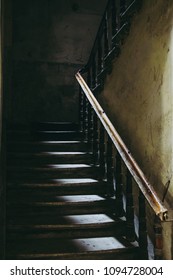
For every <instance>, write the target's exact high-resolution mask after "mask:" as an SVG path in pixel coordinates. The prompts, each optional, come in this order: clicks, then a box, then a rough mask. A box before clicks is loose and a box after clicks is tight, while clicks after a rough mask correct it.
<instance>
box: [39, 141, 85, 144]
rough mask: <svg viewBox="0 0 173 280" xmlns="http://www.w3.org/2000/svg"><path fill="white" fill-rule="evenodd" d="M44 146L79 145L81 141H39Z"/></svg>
mask: <svg viewBox="0 0 173 280" xmlns="http://www.w3.org/2000/svg"><path fill="white" fill-rule="evenodd" d="M38 142H39V143H42V144H79V143H81V141H38Z"/></svg>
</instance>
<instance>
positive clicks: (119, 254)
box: [8, 247, 139, 260]
mask: <svg viewBox="0 0 173 280" xmlns="http://www.w3.org/2000/svg"><path fill="white" fill-rule="evenodd" d="M138 256H139V248H138V247H129V248H115V249H110V250H98V251H86V252H77V253H54V254H51V253H50V254H49V253H45V254H44V253H41V254H39V253H36V254H16V255H15V254H14V255H13V254H9V255H8V259H18V260H19V259H23V260H80V259H84V260H104V259H112V260H123V259H124V260H128V259H131V260H138Z"/></svg>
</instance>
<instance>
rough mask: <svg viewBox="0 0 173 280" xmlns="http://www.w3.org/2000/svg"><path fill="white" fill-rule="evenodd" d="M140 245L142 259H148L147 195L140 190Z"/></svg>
mask: <svg viewBox="0 0 173 280" xmlns="http://www.w3.org/2000/svg"><path fill="white" fill-rule="evenodd" d="M139 247H140V257H141V259H148V241H147V222H146V206H145V197H144V195H143V193H142V192H141V191H139Z"/></svg>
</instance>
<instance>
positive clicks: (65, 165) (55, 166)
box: [48, 164, 90, 168]
mask: <svg viewBox="0 0 173 280" xmlns="http://www.w3.org/2000/svg"><path fill="white" fill-rule="evenodd" d="M48 166H49V167H51V168H83V167H88V168H89V167H90V165H88V164H49V165H48Z"/></svg>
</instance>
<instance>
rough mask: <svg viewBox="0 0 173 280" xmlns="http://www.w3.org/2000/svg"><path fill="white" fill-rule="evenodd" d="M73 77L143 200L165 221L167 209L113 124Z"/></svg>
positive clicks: (85, 87) (80, 82) (82, 82)
mask: <svg viewBox="0 0 173 280" xmlns="http://www.w3.org/2000/svg"><path fill="white" fill-rule="evenodd" d="M75 76H76V79H77V81H78V83H79V84H80V86H81V88H82V90H83V92H84V93H85V95H86V97H87V99H88V101H89V102H90V104H91V106H92V107H93V109H94V111H95V113H96V114H97V116H98V118H99V119H100V121H101V123H102V124H103V126H104V128H105V130H106V131H107V133H108V135H109V137H110V138H111V140H112V142H113V144H114V145H115V147H116V149H117V150H118V152H119V154H120V155H121V158H122V159H123V161H124V163H125V165H126V166H127V168H128V170H129V171H130V173H131V175H132V176H133V178H134V180H135V181H136V183H137V185H138V186H139V189H140V190H141V192H142V193H143V195H144V197H145V199H146V200H147V201H148V203H149V205H150V206H151V208H152V209H153V211H154V212H155V214H156V215H157V216H158V217H159V219H160V220H161V221H165V220H167V219H168V209H167V208H166V207H165V206H164V204H163V202H162V201H161V200H160V199H159V197H158V195H157V194H156V192H155V190H154V187H153V186H152V185H151V184H150V182H149V181H148V179H147V178H146V176H145V175H144V173H143V172H142V170H141V169H140V167H139V166H138V164H137V162H136V161H135V159H134V158H133V156H132V155H131V153H130V151H129V149H128V148H127V147H126V145H125V143H124V142H123V140H122V139H121V137H120V135H119V134H118V132H117V131H116V129H115V128H114V126H113V124H112V123H111V121H110V120H109V118H108V117H107V115H106V113H105V112H104V110H103V109H102V107H101V106H100V104H99V103H98V101H97V99H96V98H95V97H94V95H93V93H92V91H91V90H90V88H89V87H88V85H87V84H86V82H85V81H84V79H83V77H82V76H81V75H80V73H79V72H78V73H77V74H76V75H75Z"/></svg>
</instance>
